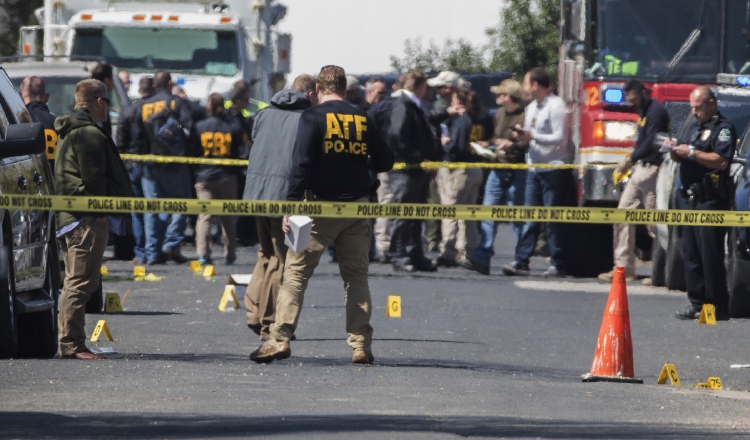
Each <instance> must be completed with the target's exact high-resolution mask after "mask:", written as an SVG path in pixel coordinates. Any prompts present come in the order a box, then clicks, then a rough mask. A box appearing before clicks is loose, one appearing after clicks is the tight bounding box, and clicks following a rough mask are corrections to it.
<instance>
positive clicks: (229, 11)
mask: <svg viewBox="0 0 750 440" xmlns="http://www.w3.org/2000/svg"><path fill="white" fill-rule="evenodd" d="M285 14H286V7H285V6H283V5H281V4H279V3H274V0H255V1H250V0H223V1H218V0H188V1H180V2H177V1H170V0H159V1H156V0H137V1H123V0H109V1H105V2H102V1H98V0H45V6H44V8H43V9H42V10H38V11H37V12H36V16H37V20H38V21H39V22H40V23H43V24H42V25H40V26H27V27H24V28H22V29H21V48H20V49H21V50H20V52H21V53H23V54H25V55H36V51H37V44H38V39H39V37H40V32H42V33H43V35H42V38H43V48H44V49H43V55H46V56H60V55H64V56H71V58H75V57H87V59H88V58H90V57H92V56H94V57H102V58H103V59H106V60H107V62H108V63H110V64H113V65H115V66H117V67H119V68H120V69H126V70H128V71H129V72H131V79H132V81H133V84H134V85H135V87H131V89H130V94H131V97H132V98H138V96H137V89H138V87H137V84H138V81H139V79H140V78H141V77H142V76H143V75H153V74H154V73H155V72H157V71H159V70H167V71H170V72H172V73H173V75H172V76H173V81H174V82H175V83H176V84H177V85H180V86H182V87H183V88H184V89H185V92H186V93H187V95H188V97H189V98H190V99H193V100H196V101H201V102H205V101H206V99H207V97H208V95H209V94H211V93H222V94H227V92H228V91H229V90H230V89H231V87H232V84H233V83H234V82H236V81H238V80H246V81H249V82H250V83H252V84H254V93H253V96H254V97H256V98H257V99H259V100H261V101H268V100H269V99H270V96H271V95H272V91H271V84H273V83H275V82H278V81H279V78H280V77H281V78H283V77H284V74H286V73H288V72H289V53H290V48H291V36H290V35H288V34H275V33H273V32H272V27H273V26H274V25H275V24H276V23H277V22H278V21H280V20H281V19H282V18H283V17H284V15H285ZM273 35H276V37H275V39H274V38H273Z"/></svg>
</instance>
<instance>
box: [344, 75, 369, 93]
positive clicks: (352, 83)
mask: <svg viewBox="0 0 750 440" xmlns="http://www.w3.org/2000/svg"><path fill="white" fill-rule="evenodd" d="M355 89H359V90H364V89H365V88H364V87H362V86H361V85H360V84H359V80H358V79H357V77H356V76H354V75H346V90H355Z"/></svg>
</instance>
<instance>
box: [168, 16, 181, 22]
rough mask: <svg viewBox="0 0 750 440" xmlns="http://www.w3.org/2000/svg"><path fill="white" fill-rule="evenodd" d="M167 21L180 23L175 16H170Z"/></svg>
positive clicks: (178, 18)
mask: <svg viewBox="0 0 750 440" xmlns="http://www.w3.org/2000/svg"><path fill="white" fill-rule="evenodd" d="M167 21H180V17H178V16H177V15H170V16H169V18H168V19H167Z"/></svg>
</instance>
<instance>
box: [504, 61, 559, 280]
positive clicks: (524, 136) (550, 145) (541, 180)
mask: <svg viewBox="0 0 750 440" xmlns="http://www.w3.org/2000/svg"><path fill="white" fill-rule="evenodd" d="M523 89H524V93H525V94H526V95H527V97H529V98H531V99H532V102H531V103H530V104H529V106H528V107H526V116H525V118H524V124H523V125H524V126H523V129H521V127H519V126H516V129H517V131H516V132H515V133H514V134H513V135H514V136H515V137H517V138H518V139H520V140H521V141H524V142H528V143H529V150H528V154H527V156H526V163H527V164H529V165H530V166H532V168H531V169H530V170H529V172H528V174H527V177H526V206H563V204H564V202H565V194H566V191H567V190H568V185H569V184H570V179H571V175H572V173H571V171H570V170H566V169H546V168H533V166H534V165H536V164H560V165H561V164H569V163H572V161H573V150H572V146H571V145H570V143H569V142H568V138H567V131H566V129H565V127H566V122H567V111H566V109H565V102H564V101H563V100H562V99H561V98H560V97H558V96H555V94H553V93H552V90H551V83H550V78H549V75H547V72H546V71H545V70H544V69H543V68H541V67H535V68H533V69H531V70H530V71H529V72H528V73H526V76H525V77H524V80H523ZM539 226H540V225H539V223H537V222H533V223H531V222H530V223H526V225H524V227H523V230H522V231H521V239H520V240H519V241H518V244H517V245H516V251H515V260H514V261H513V262H512V263H510V264H507V265H505V266H503V273H504V274H505V275H509V276H510V275H529V258H530V257H531V254H532V252H534V246H535V245H536V241H537V238H538V236H539ZM547 240H548V243H549V250H550V257H551V258H550V267H549V268H548V269H547V271H546V272H544V276H545V277H564V276H565V261H564V258H563V249H562V224H561V223H549V224H548V225H547Z"/></svg>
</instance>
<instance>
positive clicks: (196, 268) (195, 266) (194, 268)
mask: <svg viewBox="0 0 750 440" xmlns="http://www.w3.org/2000/svg"><path fill="white" fill-rule="evenodd" d="M190 271H191V272H198V273H200V272H203V266H202V265H201V262H200V261H198V260H193V261H191V262H190Z"/></svg>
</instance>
